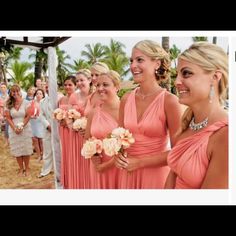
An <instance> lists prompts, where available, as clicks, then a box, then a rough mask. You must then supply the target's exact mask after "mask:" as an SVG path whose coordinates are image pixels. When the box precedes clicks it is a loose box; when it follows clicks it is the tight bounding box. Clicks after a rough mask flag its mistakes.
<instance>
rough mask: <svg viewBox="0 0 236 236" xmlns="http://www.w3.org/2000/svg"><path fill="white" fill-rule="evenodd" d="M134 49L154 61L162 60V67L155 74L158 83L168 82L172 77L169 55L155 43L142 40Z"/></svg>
mask: <svg viewBox="0 0 236 236" xmlns="http://www.w3.org/2000/svg"><path fill="white" fill-rule="evenodd" d="M133 48H136V49H138V50H140V51H141V52H142V53H143V54H145V55H146V56H148V57H150V58H151V59H152V60H160V61H161V65H160V67H159V68H158V70H157V71H156V72H155V71H154V73H155V76H156V80H157V81H158V82H161V81H160V80H162V81H166V80H168V79H169V77H170V56H169V54H168V53H167V52H166V51H165V50H164V49H163V48H162V47H161V46H160V45H159V44H158V43H157V42H155V41H152V40H142V41H140V42H138V43H136V44H135V45H134V47H133Z"/></svg>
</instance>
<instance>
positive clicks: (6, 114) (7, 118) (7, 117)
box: [5, 110, 16, 131]
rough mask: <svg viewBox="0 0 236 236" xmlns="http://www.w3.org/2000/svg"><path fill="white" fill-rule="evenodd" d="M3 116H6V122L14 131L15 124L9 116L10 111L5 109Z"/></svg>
mask: <svg viewBox="0 0 236 236" xmlns="http://www.w3.org/2000/svg"><path fill="white" fill-rule="evenodd" d="M5 117H6V120H7V122H8V124H9V125H10V126H11V128H12V129H13V130H14V131H15V129H16V128H15V124H14V123H13V121H12V118H11V114H10V111H9V110H6V111H5Z"/></svg>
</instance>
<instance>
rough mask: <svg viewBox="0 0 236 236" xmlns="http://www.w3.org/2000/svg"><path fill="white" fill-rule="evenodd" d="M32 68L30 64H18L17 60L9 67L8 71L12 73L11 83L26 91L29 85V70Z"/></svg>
mask: <svg viewBox="0 0 236 236" xmlns="http://www.w3.org/2000/svg"><path fill="white" fill-rule="evenodd" d="M31 68H32V64H30V63H28V62H18V61H17V60H16V61H15V62H14V63H12V64H11V65H10V69H11V70H12V72H13V78H12V79H13V82H14V83H17V84H19V85H20V87H21V88H23V89H26V86H28V84H29V82H30V81H29V78H30V77H29V74H30V73H29V72H28V71H29V69H31Z"/></svg>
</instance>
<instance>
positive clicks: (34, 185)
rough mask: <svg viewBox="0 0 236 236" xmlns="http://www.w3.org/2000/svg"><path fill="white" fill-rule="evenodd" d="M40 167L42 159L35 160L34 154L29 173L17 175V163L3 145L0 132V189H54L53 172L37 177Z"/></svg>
mask: <svg viewBox="0 0 236 236" xmlns="http://www.w3.org/2000/svg"><path fill="white" fill-rule="evenodd" d="M41 167H42V161H41V162H40V163H39V162H38V161H37V157H36V155H35V154H34V155H32V156H31V158H30V175H29V176H25V177H18V176H17V171H18V164H17V162H16V159H15V158H13V157H12V156H11V155H10V152H9V148H8V147H7V146H6V145H5V141H4V138H3V137H2V134H0V189H54V188H55V182H54V174H53V173H50V174H49V175H47V176H45V177H43V178H38V177H37V176H38V175H39V173H40V169H41Z"/></svg>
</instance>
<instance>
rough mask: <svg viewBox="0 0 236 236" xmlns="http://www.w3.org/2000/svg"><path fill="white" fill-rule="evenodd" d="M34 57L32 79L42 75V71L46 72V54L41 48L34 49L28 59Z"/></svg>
mask: <svg viewBox="0 0 236 236" xmlns="http://www.w3.org/2000/svg"><path fill="white" fill-rule="evenodd" d="M31 58H35V62H34V65H35V67H34V80H35V82H36V80H37V79H38V78H41V77H42V73H43V72H44V73H46V70H47V59H48V57H47V54H46V53H45V52H44V51H43V49H40V50H39V51H36V53H35V54H34V53H33V54H30V55H29V59H31Z"/></svg>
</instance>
